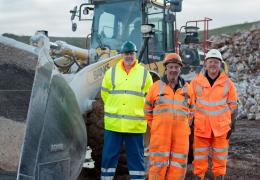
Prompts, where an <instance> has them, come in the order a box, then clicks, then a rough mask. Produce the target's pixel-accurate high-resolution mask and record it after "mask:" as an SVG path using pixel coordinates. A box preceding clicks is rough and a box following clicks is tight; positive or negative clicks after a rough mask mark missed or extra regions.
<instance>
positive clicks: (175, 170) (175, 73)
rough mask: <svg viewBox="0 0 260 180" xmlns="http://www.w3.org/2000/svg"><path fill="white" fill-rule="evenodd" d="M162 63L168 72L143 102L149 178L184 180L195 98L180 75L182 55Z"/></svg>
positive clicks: (173, 56) (173, 54)
mask: <svg viewBox="0 0 260 180" xmlns="http://www.w3.org/2000/svg"><path fill="white" fill-rule="evenodd" d="M163 64H164V66H165V75H164V76H163V77H162V78H161V80H159V81H157V82H155V83H154V84H153V86H152V87H151V88H150V91H149V92H148V94H147V96H146V101H145V105H144V111H145V118H146V119H147V121H148V125H149V127H150V133H151V137H150V149H149V151H150V168H149V180H165V179H166V180H183V179H184V178H185V174H186V167H187V157H188V151H189V135H190V127H189V123H191V119H192V116H193V115H192V111H191V108H192V106H193V105H194V97H193V93H192V88H191V86H190V85H189V84H188V83H186V82H185V81H184V80H183V79H182V78H181V77H180V76H179V75H180V72H181V67H182V66H183V65H182V60H181V58H180V56H179V55H178V54H176V53H170V54H168V55H166V56H165V58H164V62H163Z"/></svg>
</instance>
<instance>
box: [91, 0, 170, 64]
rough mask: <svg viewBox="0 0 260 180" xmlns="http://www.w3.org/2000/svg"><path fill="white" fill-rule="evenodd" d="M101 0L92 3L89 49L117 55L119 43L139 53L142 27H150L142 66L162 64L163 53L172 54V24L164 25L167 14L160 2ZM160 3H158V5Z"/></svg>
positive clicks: (162, 3)
mask: <svg viewBox="0 0 260 180" xmlns="http://www.w3.org/2000/svg"><path fill="white" fill-rule="evenodd" d="M156 2H157V3H153V1H151V2H148V1H144V0H124V1H122V0H121V1H119V0H102V1H93V3H94V7H95V8H94V18H93V23H92V33H91V48H94V49H97V48H109V49H112V50H117V51H118V52H119V50H120V47H121V45H122V43H123V42H125V41H127V40H130V41H133V42H134V43H135V44H136V46H137V49H138V53H139V52H140V49H141V46H142V43H143V34H142V33H141V25H142V24H153V25H154V36H153V37H152V38H150V40H149V42H148V45H147V47H146V49H145V52H144V55H143V58H142V62H143V63H144V64H149V63H152V62H158V61H161V60H163V58H164V54H165V52H172V51H174V45H173V43H174V37H173V34H174V33H173V31H174V30H173V29H174V28H173V21H168V22H167V21H165V15H166V13H167V12H168V11H167V10H166V6H165V5H164V1H156ZM158 2H160V3H158Z"/></svg>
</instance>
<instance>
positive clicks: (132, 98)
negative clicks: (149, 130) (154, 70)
mask: <svg viewBox="0 0 260 180" xmlns="http://www.w3.org/2000/svg"><path fill="white" fill-rule="evenodd" d="M136 61H137V60H136ZM122 63H123V60H120V61H119V62H118V63H117V64H116V65H115V66H114V67H112V68H110V69H109V70H108V71H107V72H106V73H105V76H104V79H103V82H102V87H101V97H102V99H103V101H104V105H105V115H104V121H105V129H106V130H110V131H115V132H128V133H144V132H145V131H146V127H147V122H146V120H145V118H144V110H143V108H144V101H145V95H146V93H147V92H148V90H149V88H150V86H151V85H152V77H151V75H150V73H149V72H148V70H146V69H145V68H144V67H143V66H141V65H140V64H138V63H137V62H136V63H135V65H134V66H133V67H132V69H131V70H130V72H129V73H128V74H127V73H126V72H125V70H124V69H123V65H122Z"/></svg>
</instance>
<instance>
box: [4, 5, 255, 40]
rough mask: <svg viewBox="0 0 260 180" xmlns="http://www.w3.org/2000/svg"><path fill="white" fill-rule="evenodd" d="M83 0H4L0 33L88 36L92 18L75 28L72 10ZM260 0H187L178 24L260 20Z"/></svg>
mask: <svg viewBox="0 0 260 180" xmlns="http://www.w3.org/2000/svg"><path fill="white" fill-rule="evenodd" d="M82 2H86V0H85V1H83V0H0V34H3V33H13V34H17V35H29V36H31V35H33V34H34V33H35V31H37V30H43V29H44V30H48V32H49V36H59V37H65V36H66V37H86V36H87V34H88V33H89V32H90V28H91V21H88V22H86V21H84V22H77V24H78V28H77V31H76V32H72V30H71V20H70V17H71V15H70V13H69V11H70V10H71V9H73V7H74V6H76V5H77V6H79V5H80V4H81V3H82ZM259 8H260V1H259V0H183V4H182V12H180V13H178V14H177V26H178V27H180V26H182V25H184V24H185V22H186V21H188V20H197V19H204V17H209V18H212V19H213V21H211V22H210V24H209V26H210V29H212V28H218V27H223V26H227V25H233V24H240V23H245V22H253V21H258V20H260V12H259Z"/></svg>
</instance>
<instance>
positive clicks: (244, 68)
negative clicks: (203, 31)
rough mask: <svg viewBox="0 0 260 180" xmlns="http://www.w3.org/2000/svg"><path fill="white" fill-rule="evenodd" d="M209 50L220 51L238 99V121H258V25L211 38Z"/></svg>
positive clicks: (259, 87)
mask: <svg viewBox="0 0 260 180" xmlns="http://www.w3.org/2000/svg"><path fill="white" fill-rule="evenodd" d="M210 41H212V44H211V48H218V49H220V50H221V51H222V55H223V58H224V60H225V62H227V64H228V66H229V76H230V77H231V79H232V80H233V82H235V85H236V87H237V91H238V96H239V118H240V119H241V118H247V119H249V120H260V24H256V25H254V26H253V27H252V28H251V29H250V30H248V31H243V32H236V33H234V34H233V35H226V34H222V35H220V36H213V37H211V38H210Z"/></svg>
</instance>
